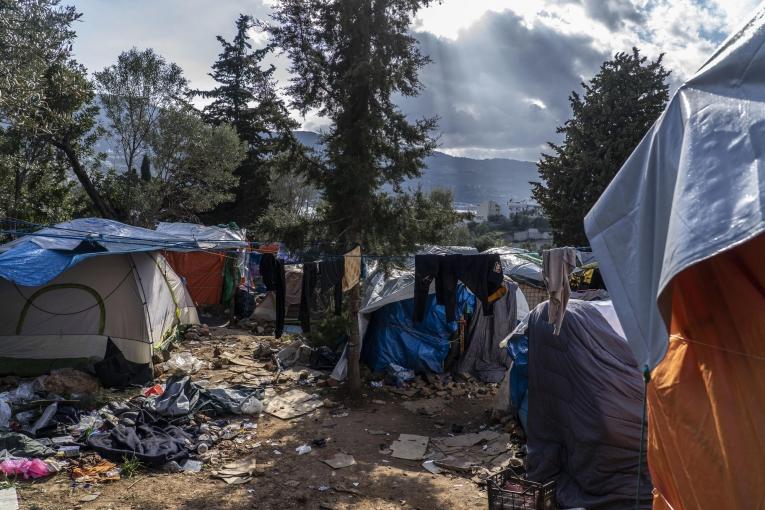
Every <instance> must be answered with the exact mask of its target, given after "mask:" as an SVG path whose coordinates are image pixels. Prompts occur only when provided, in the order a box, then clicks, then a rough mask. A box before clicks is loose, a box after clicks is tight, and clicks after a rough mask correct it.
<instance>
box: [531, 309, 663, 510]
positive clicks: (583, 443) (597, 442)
mask: <svg viewBox="0 0 765 510" xmlns="http://www.w3.org/2000/svg"><path fill="white" fill-rule="evenodd" d="M548 307H549V305H548V303H547V302H545V303H542V304H540V305H539V306H537V307H536V308H535V309H534V310H533V311H532V312H531V313H530V314H529V321H528V339H529V352H528V355H529V365H528V371H529V388H528V393H527V396H528V427H527V429H526V432H527V441H528V442H527V447H528V458H527V462H528V466H527V467H528V477H529V479H530V480H534V481H546V480H549V479H555V480H556V482H557V498H558V502H559V503H560V505H561V507H562V508H570V507H583V508H587V509H588V510H601V509H608V510H620V509H624V510H627V509H633V508H634V507H635V489H636V478H637V473H638V459H639V458H640V448H641V444H640V440H641V429H642V413H643V379H642V375H641V373H640V370H639V369H638V367H637V363H636V361H635V358H634V355H633V354H632V351H631V350H630V348H629V345H628V344H627V342H626V340H625V339H624V338H623V337H621V336H620V335H618V334H617V333H616V332H615V331H614V328H613V327H612V326H611V325H610V324H609V323H608V321H607V320H606V319H605V318H604V316H603V315H602V313H601V312H600V311H599V310H598V308H597V307H596V306H594V305H593V304H591V303H589V302H586V301H577V300H571V301H570V302H569V303H568V307H567V311H566V315H565V317H564V318H563V322H562V326H561V330H560V335H555V334H554V331H553V325H551V324H550V323H549V320H548ZM643 451H645V450H643ZM640 473H641V476H642V479H641V492H640V495H639V497H640V503H641V508H650V505H651V490H652V486H651V478H650V475H649V472H648V466H647V464H646V462H645V456H643V461H642V464H641V465H640Z"/></svg>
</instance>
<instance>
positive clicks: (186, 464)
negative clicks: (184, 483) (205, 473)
mask: <svg viewBox="0 0 765 510" xmlns="http://www.w3.org/2000/svg"><path fill="white" fill-rule="evenodd" d="M181 469H183V470H184V471H186V472H187V473H199V472H200V471H202V461H199V460H192V459H186V460H184V461H183V462H182V463H181Z"/></svg>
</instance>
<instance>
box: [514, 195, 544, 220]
mask: <svg viewBox="0 0 765 510" xmlns="http://www.w3.org/2000/svg"><path fill="white" fill-rule="evenodd" d="M507 210H508V216H513V215H515V214H527V215H529V216H534V217H536V216H542V206H540V205H539V204H537V203H536V202H533V201H531V200H513V199H512V198H511V199H510V200H508V201H507Z"/></svg>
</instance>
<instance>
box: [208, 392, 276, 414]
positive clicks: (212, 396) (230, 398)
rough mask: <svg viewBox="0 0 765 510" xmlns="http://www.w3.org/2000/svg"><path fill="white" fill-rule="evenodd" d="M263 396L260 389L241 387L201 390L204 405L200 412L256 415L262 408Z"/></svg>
mask: <svg viewBox="0 0 765 510" xmlns="http://www.w3.org/2000/svg"><path fill="white" fill-rule="evenodd" d="M263 394H264V391H263V390H261V389H252V388H246V387H241V386H239V387H234V388H208V389H202V390H201V398H202V400H203V401H204V403H203V404H202V405H201V406H200V410H201V411H204V412H206V413H213V414H258V413H259V412H260V410H262V407H263V406H262V403H261V400H262V399H263ZM255 410H257V411H255Z"/></svg>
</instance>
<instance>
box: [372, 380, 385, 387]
mask: <svg viewBox="0 0 765 510" xmlns="http://www.w3.org/2000/svg"><path fill="white" fill-rule="evenodd" d="M369 385H370V386H371V387H372V388H382V387H383V382H382V381H371V382H370V383H369Z"/></svg>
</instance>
